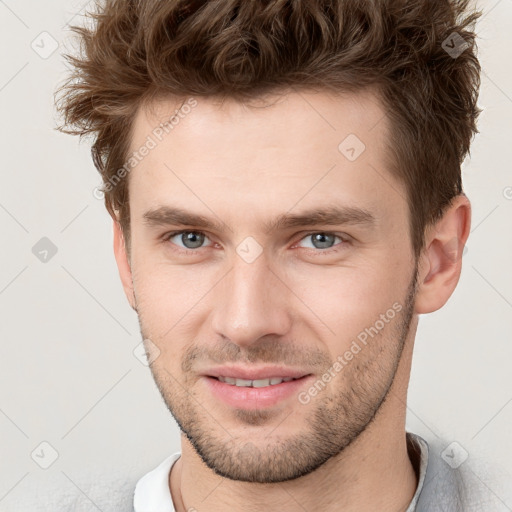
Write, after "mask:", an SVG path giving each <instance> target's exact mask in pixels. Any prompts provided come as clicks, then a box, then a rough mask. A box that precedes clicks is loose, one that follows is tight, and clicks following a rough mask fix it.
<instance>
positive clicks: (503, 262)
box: [0, 0, 512, 512]
mask: <svg viewBox="0 0 512 512" xmlns="http://www.w3.org/2000/svg"><path fill="white" fill-rule="evenodd" d="M87 5H88V2H83V1H81V2H80V1H76V0H47V1H45V2H35V1H28V0H18V1H14V0H0V27H1V30H0V38H1V43H2V44H1V45H0V57H1V64H2V65H1V68H0V112H1V138H0V141H1V142H0V144H1V153H0V156H1V185H0V227H1V246H2V251H1V265H0V315H1V321H0V333H1V352H0V510H1V511H9V512H12V511H14V510H16V512H17V511H21V510H23V511H25V510H27V511H29V510H30V511H32V510H35V508H34V505H33V504H34V503H36V502H39V503H44V502H45V499H46V498H45V495H46V494H45V493H47V492H50V491H49V490H50V489H57V492H61V493H67V495H69V496H75V498H74V499H76V500H78V499H80V500H82V504H81V505H80V507H81V508H80V510H96V508H95V507H94V506H93V504H92V502H90V501H89V500H88V499H87V497H86V496H85V494H86V491H85V490H84V489H85V486H87V485H88V482H90V480H91V479H93V480H94V481H95V482H96V483H98V484H99V483H104V482H106V483H108V482H116V481H121V480H124V481H127V482H128V486H129V485H131V484H134V483H135V481H136V480H137V479H138V478H139V477H140V476H141V475H142V474H144V473H145V472H147V471H148V470H150V469H152V468H153V467H155V466H156V465H157V464H158V463H160V462H161V461H162V460H163V459H164V458H165V457H166V456H167V455H169V454H171V453H173V452H175V451H177V450H179V433H178V429H177V427H176V425H175V422H174V420H173V419H172V417H171V415H170V413H169V412H168V411H167V409H166V407H165V405H164V403H163V401H162V399H161V397H160V395H159V393H158V391H157V389H156V386H155V384H154V383H153V380H152V377H151V374H150V371H149V369H148V368H147V367H146V366H145V365H143V364H142V363H141V362H140V361H139V360H138V359H137V357H135V355H134V353H133V351H134V349H135V348H136V347H137V346H138V345H139V343H140V342H141V339H140V334H139V327H138V322H137V318H136V315H135V313H134V311H132V309H131V308H130V307H129V305H128V303H127V301H126V299H125V296H124V293H123V290H122V287H121V284H120V280H119V277H118V272H117V268H116V266H115V261H114V257H113V251H112V223H111V220H110V217H109V216H108V214H107V212H106V210H105V208H104V205H103V203H102V201H101V200H98V199H96V198H95V197H94V195H93V190H94V188H95V187H96V186H98V185H99V184H100V178H99V175H98V173H97V172H96V170H95V168H94V166H93V164H92V160H91V158H90V145H89V144H88V143H87V142H84V143H82V144H79V142H78V139H77V138H75V137H71V136H66V135H63V134H60V133H58V132H57V131H55V130H54V127H55V125H56V118H55V111H54V106H53V93H54V90H55V88H56V85H57V84H58V83H60V82H61V81H62V80H63V78H64V77H65V65H64V61H63V59H62V55H61V52H62V50H63V48H64V45H67V46H68V47H69V42H68V39H69V34H70V33H69V30H68V24H69V23H70V22H73V23H77V22H80V13H83V12H84V9H85V8H86V7H87ZM479 5H480V6H481V7H482V8H483V10H484V17H483V18H482V19H481V20H480V22H479V23H478V26H477V31H478V33H479V36H480V39H479V42H478V44H479V57H480V59H481V63H482V67H483V73H482V87H481V95H480V102H479V104H480V107H481V108H483V113H482V114H481V116H480V120H479V129H480V134H478V135H477V136H476V138H475V140H474V142H473V146H472V152H471V157H470V158H468V159H466V161H465V163H464V166H463V180H464V189H465V192H466V194H467V195H468V196H469V198H470V200H471V202H472V206H473V223H472V232H471V235H470V238H469V241H468V244H467V249H466V251H465V254H464V258H463V271H462V276H461V279H460V283H459V285H458V287H457V289H456V291H455V293H454V294H453V296H452V298H451V299H450V300H449V302H448V303H447V305H446V306H445V307H444V308H442V309H441V310H440V311H438V312H436V313H433V314H431V315H427V316H422V317H421V318H420V323H419V329H418V335H417V338H416V346H415V356H414V362H413V368H412V376H411V384H410V390H409V400H408V419H407V428H408V430H412V431H413V432H416V433H418V434H420V435H422V436H424V437H425V438H427V439H442V440H443V443H445V444H447V443H451V442H454V441H455V442H457V443H458V446H460V447H463V449H464V450H466V452H467V453H468V455H469V459H473V460H480V459H482V460H486V461H488V462H489V464H490V466H492V467H497V468H503V469H505V470H508V472H509V473H510V474H512V457H511V455H512V436H511V425H512V377H511V375H512V373H511V371H510V366H511V361H512V342H511V338H512V272H511V271H510V266H511V263H512V171H511V161H512V122H511V120H512V68H511V64H510V63H511V62H512V30H510V27H511V26H512V1H511V0H486V1H481V2H479ZM52 45H53V46H52ZM55 45H59V47H58V48H56V49H55V50H54V51H53V53H52V50H53V47H54V46H55ZM43 238H46V239H48V240H49V241H51V243H50V242H48V240H43V241H41V239H43ZM37 244H43V245H37ZM45 244H46V245H45ZM34 247H35V249H34ZM40 247H43V249H44V250H48V251H49V252H48V253H47V261H41V257H42V256H41V254H40V253H39V252H38V250H43V249H40ZM52 248H53V252H55V250H56V253H55V254H53V253H52ZM445 440H446V441H447V442H445ZM41 443H48V444H43V445H41ZM52 457H53V458H55V461H54V462H53V463H52V464H51V466H50V467H49V468H48V469H43V468H42V467H41V464H45V463H49V462H51V461H52ZM45 461H46V462H45ZM477 476H478V478H479V479H480V480H481V481H482V482H483V483H484V484H485V485H487V486H488V487H489V488H490V489H492V488H493V481H492V479H491V478H490V477H489V476H488V474H487V473H486V472H485V471H482V473H481V474H478V475H477ZM511 487H512V483H511ZM112 488H113V487H112ZM52 492H55V491H52ZM500 498H502V502H503V510H512V501H507V500H509V499H510V498H506V497H505V496H503V497H502V496H500ZM70 499H71V498H70ZM128 501H129V500H128ZM128 501H127V503H128ZM12 503H16V504H17V505H16V508H12V507H13V506H12V505H9V504H12ZM23 503H27V505H26V508H24V506H23V505H22V504H23ZM75 503H78V501H75ZM88 503H89V504H88ZM29 504H31V505H29ZM41 506H42V505H41ZM78 508H79V506H78V505H76V506H75V508H74V510H78ZM41 510H45V508H44V507H43V508H41ZM102 510H104V512H106V511H107V509H102Z"/></svg>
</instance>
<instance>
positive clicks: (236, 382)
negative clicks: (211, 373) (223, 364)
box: [218, 377, 294, 388]
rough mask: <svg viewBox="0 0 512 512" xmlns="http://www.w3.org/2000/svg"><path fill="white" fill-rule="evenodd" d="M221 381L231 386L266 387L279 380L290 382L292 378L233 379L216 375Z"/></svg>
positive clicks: (279, 382) (278, 382)
mask: <svg viewBox="0 0 512 512" xmlns="http://www.w3.org/2000/svg"><path fill="white" fill-rule="evenodd" d="M218 379H219V380H220V381H221V382H224V383H226V384H231V385H232V386H238V387H245V388H250V387H253V388H266V387H267V386H275V385H276V384H281V382H290V381H291V380H294V379H293V378H292V377H272V378H270V379H258V380H247V379H234V378H233V377H218Z"/></svg>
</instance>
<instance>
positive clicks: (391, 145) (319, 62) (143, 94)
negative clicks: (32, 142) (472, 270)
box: [56, 0, 481, 256]
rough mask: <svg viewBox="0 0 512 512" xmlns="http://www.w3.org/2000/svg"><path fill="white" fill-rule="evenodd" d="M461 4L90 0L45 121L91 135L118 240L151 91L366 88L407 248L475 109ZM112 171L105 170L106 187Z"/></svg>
mask: <svg viewBox="0 0 512 512" xmlns="http://www.w3.org/2000/svg"><path fill="white" fill-rule="evenodd" d="M469 2H470V0H436V1H435V2H433V1H432V0H102V1H101V0H97V2H96V6H95V9H93V11H91V12H89V13H88V16H89V20H90V21H92V23H90V24H89V26H85V25H84V26H73V27H72V30H73V32H74V33H75V34H76V35H78V37H79V42H80V50H81V51H80V52H79V54H77V55H72V54H67V55H65V59H66V61H67V62H68V63H69V64H70V65H71V66H70V73H69V76H68V77H67V79H66V81H65V83H64V84H62V85H61V86H60V87H59V88H58V90H57V91H56V105H57V110H58V112H59V113H60V114H61V115H62V124H61V125H60V126H58V129H59V130H61V131H63V132H65V133H71V134H77V135H80V137H82V136H85V135H87V136H92V138H93V144H92V155H93V160H94V164H95V166H96V168H97V169H98V171H99V172H100V174H101V176H102V181H103V191H104V199H105V206H106V208H107V210H108V211H109V213H110V214H111V215H112V216H113V217H114V218H115V219H117V220H118V221H119V223H120V225H121V227H122V229H123V233H124V236H125V239H126V240H127V243H128V245H129V229H130V215H129V212H130V209H129V194H128V180H127V176H126V175H125V174H126V173H122V174H123V179H119V172H118V171H119V169H122V168H125V163H126V160H127V157H128V150H129V146H130V141H131V133H132V127H133V121H134V118H135V115H136V113H137V111H138V110H139V109H140V108H141V107H142V106H144V105H146V104H150V103H151V101H153V100H155V99H156V98H187V97H191V96H194V97H196V98H201V97H203V98H217V97H218V98H226V97H227V98H233V99H236V100H237V101H240V102H250V101H251V100H253V99H255V98H262V97H264V96H265V95H267V94H270V93H275V92H279V91H285V90H289V89H290V88H293V89H299V90H300V89H301V88H302V89H308V88H309V89H311V88H312V89H316V90H326V91H334V92H340V93H342V92H357V91H360V90H362V89H365V88H367V89H370V88H371V89H373V90H375V91H377V92H378V97H379V99H380V102H381V105H382V106H383V108H384V111H385V112H386V116H387V119H388V121H389V126H390V130H389V136H388V141H387V146H388V155H389V162H390V164H389V166H388V167H389V169H388V170H389V172H391V173H392V174H393V175H394V176H396V177H397V179H399V180H400V181H401V182H402V183H403V184H404V185H405V189H406V191H407V202H408V206H409V212H410V219H409V226H410V234H411V241H412V246H413V248H414V252H415V255H416V256H418V255H419V254H420V252H421V250H422V249H423V248H424V238H425V236H424V235H425V229H426V227H427V226H429V225H431V224H433V223H435V221H437V220H438V219H439V218H440V217H441V216H442V214H443V212H444V210H445V209H446V207H447V206H449V204H450V203H451V201H452V200H453V198H454V197H455V196H457V195H459V194H461V193H462V182H461V164H462V162H463V160H464V158H465V156H466V155H467V154H468V152H469V148H470V142H471V139H472V137H473V135H474V134H475V133H477V129H476V120H477V117H478V115H479V113H480V109H479V108H478V107H477V99H478V91H479V87H480V64H479V62H478V59H477V56H476V43H475V33H474V25H475V22H476V21H477V20H478V18H479V16H480V15H481V13H480V12H479V11H476V10H474V9H473V8H470V7H469ZM112 178H116V179H117V181H116V183H115V186H112V183H113V181H112Z"/></svg>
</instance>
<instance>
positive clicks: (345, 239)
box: [163, 229, 350, 256]
mask: <svg viewBox="0 0 512 512" xmlns="http://www.w3.org/2000/svg"><path fill="white" fill-rule="evenodd" d="M183 233H199V234H201V235H205V236H206V237H208V235H206V233H204V232H203V231H196V230H193V229H182V230H181V231H172V232H171V233H166V234H165V235H164V236H163V242H169V241H170V239H171V238H173V237H174V236H176V235H182V234H183ZM316 234H322V235H334V236H335V237H337V238H339V239H340V240H341V242H339V243H337V244H336V245H335V246H334V247H330V248H328V249H311V248H308V247H303V248H302V249H306V250H307V251H312V252H314V253H316V254H330V253H332V252H339V251H340V250H343V249H340V248H339V246H340V245H342V246H345V245H347V244H348V243H350V240H349V239H348V237H347V236H341V235H339V234H337V233H332V232H330V231H311V232H310V233H306V234H304V235H303V236H302V238H300V239H299V240H298V242H301V241H302V240H304V239H305V238H307V237H308V236H311V235H316ZM298 242H296V243H298ZM173 245H175V246H176V247H177V249H175V250H176V251H177V252H179V253H181V254H184V255H186V256H192V255H193V254H195V253H197V252H198V250H199V249H204V247H198V248H197V249H183V248H181V247H179V246H177V245H176V244H173ZM294 245H295V244H294Z"/></svg>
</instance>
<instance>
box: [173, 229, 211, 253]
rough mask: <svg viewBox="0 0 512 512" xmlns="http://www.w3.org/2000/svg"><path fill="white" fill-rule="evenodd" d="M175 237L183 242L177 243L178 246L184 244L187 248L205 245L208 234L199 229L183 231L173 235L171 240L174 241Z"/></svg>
mask: <svg viewBox="0 0 512 512" xmlns="http://www.w3.org/2000/svg"><path fill="white" fill-rule="evenodd" d="M173 238H176V239H177V240H178V241H179V242H181V243H177V244H176V245H178V246H183V247H184V248H185V249H197V248H199V247H201V246H202V245H203V243H204V241H205V238H206V236H205V235H204V234H203V233H199V232H198V231H183V232H181V233H177V234H176V235H174V236H172V237H171V238H170V240H171V241H172V239H173ZM174 243H176V242H174Z"/></svg>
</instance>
